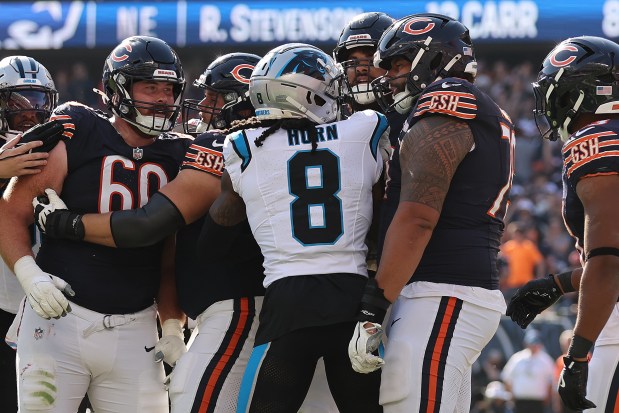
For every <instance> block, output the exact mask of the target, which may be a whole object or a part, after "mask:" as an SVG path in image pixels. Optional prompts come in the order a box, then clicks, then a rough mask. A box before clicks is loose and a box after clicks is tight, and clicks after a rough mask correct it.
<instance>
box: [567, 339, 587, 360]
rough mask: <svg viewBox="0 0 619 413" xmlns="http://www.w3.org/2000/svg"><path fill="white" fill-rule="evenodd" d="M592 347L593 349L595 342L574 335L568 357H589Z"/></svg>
mask: <svg viewBox="0 0 619 413" xmlns="http://www.w3.org/2000/svg"><path fill="white" fill-rule="evenodd" d="M591 347H593V342H591V341H589V340H587V339H586V338H583V337H581V336H577V335H576V334H574V337H572V342H571V343H570V347H569V349H568V350H567V355H568V356H569V357H577V358H585V357H587V356H588V355H589V351H590V350H591Z"/></svg>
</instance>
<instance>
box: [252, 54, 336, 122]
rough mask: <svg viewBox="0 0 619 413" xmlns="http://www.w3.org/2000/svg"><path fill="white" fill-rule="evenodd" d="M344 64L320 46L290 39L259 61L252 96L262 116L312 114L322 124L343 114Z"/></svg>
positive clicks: (260, 117) (284, 116) (281, 116)
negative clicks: (340, 103)
mask: <svg viewBox="0 0 619 413" xmlns="http://www.w3.org/2000/svg"><path fill="white" fill-rule="evenodd" d="M341 79H342V69H341V66H339V65H337V64H336V63H335V62H334V60H333V58H332V57H331V56H329V55H328V54H326V53H325V52H323V51H322V50H320V49H318V48H317V47H314V46H311V45H309V44H303V43H289V44H285V45H282V46H279V47H276V48H275V49H273V50H271V51H270V52H269V53H267V54H266V56H264V57H263V58H262V59H261V60H260V61H259V62H258V64H257V65H256V67H255V69H254V71H253V73H252V75H251V78H250V80H249V97H250V99H251V103H252V105H253V106H254V108H255V109H256V117H257V118H258V119H282V118H308V119H311V120H312V121H314V122H316V123H318V124H321V123H328V122H333V121H334V120H336V119H337V117H338V114H339V107H340V105H339V89H340V82H341Z"/></svg>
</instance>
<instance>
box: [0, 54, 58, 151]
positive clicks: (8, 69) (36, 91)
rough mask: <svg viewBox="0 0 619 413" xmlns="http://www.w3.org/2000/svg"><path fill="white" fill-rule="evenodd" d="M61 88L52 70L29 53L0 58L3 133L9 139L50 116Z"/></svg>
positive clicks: (0, 131) (1, 133)
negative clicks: (55, 81) (50, 71)
mask: <svg viewBox="0 0 619 413" xmlns="http://www.w3.org/2000/svg"><path fill="white" fill-rule="evenodd" d="M57 104H58V92H57V91H56V86H55V85H54V81H53V80H52V77H51V75H50V74H49V71H48V70H47V69H46V68H45V67H44V66H43V65H42V64H40V63H39V62H37V61H36V60H34V59H33V58H31V57H28V56H8V57H5V58H4V59H2V60H0V136H2V135H4V137H5V138H6V139H11V138H13V137H14V136H16V135H18V134H20V133H21V132H24V131H26V130H28V129H30V128H31V127H32V126H35V125H36V124H40V123H44V122H47V121H48V120H49V117H50V116H51V113H52V111H53V110H54V109H55V108H56V105H57Z"/></svg>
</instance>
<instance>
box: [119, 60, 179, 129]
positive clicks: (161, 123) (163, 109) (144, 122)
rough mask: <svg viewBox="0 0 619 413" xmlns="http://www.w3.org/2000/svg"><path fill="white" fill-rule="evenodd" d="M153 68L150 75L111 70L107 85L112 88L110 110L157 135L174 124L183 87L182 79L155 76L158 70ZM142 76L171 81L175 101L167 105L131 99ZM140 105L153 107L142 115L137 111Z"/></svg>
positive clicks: (137, 126)
mask: <svg viewBox="0 0 619 413" xmlns="http://www.w3.org/2000/svg"><path fill="white" fill-rule="evenodd" d="M154 72H155V73H154V74H153V76H152V77H151V78H150V79H145V78H141V77H139V78H136V77H133V76H130V75H129V76H128V75H127V74H125V73H122V72H119V73H115V74H113V75H112V77H111V79H110V87H111V88H112V89H115V93H114V95H113V96H112V99H111V102H110V104H111V109H112V112H114V114H115V115H117V116H120V117H121V118H123V119H124V120H125V121H127V122H128V123H130V124H132V125H133V126H135V127H136V128H137V129H138V130H139V131H140V132H142V133H145V134H147V135H159V134H161V133H163V132H168V131H169V130H171V129H172V128H173V127H174V123H175V122H176V118H177V117H178V115H179V113H180V111H181V100H182V91H183V88H184V83H179V82H178V81H175V80H173V79H171V78H169V77H158V76H157V73H156V72H158V70H155V71H154ZM145 80H154V81H164V82H172V83H173V84H174V86H173V90H174V91H173V95H174V103H173V104H172V105H168V104H162V103H157V102H147V101H141V100H136V99H133V97H132V92H131V91H132V89H133V85H134V84H135V83H137V82H140V81H145ZM140 109H144V110H145V111H153V112H154V113H153V114H151V115H144V114H142V112H140Z"/></svg>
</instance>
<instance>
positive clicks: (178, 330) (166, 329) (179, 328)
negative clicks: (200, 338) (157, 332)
mask: <svg viewBox="0 0 619 413" xmlns="http://www.w3.org/2000/svg"><path fill="white" fill-rule="evenodd" d="M184 324H185V323H183V322H182V321H181V320H178V319H176V318H170V319H167V320H166V321H164V322H163V324H162V325H161V336H162V337H165V336H176V337H180V338H181V340H182V339H184V335H183V327H184Z"/></svg>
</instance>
